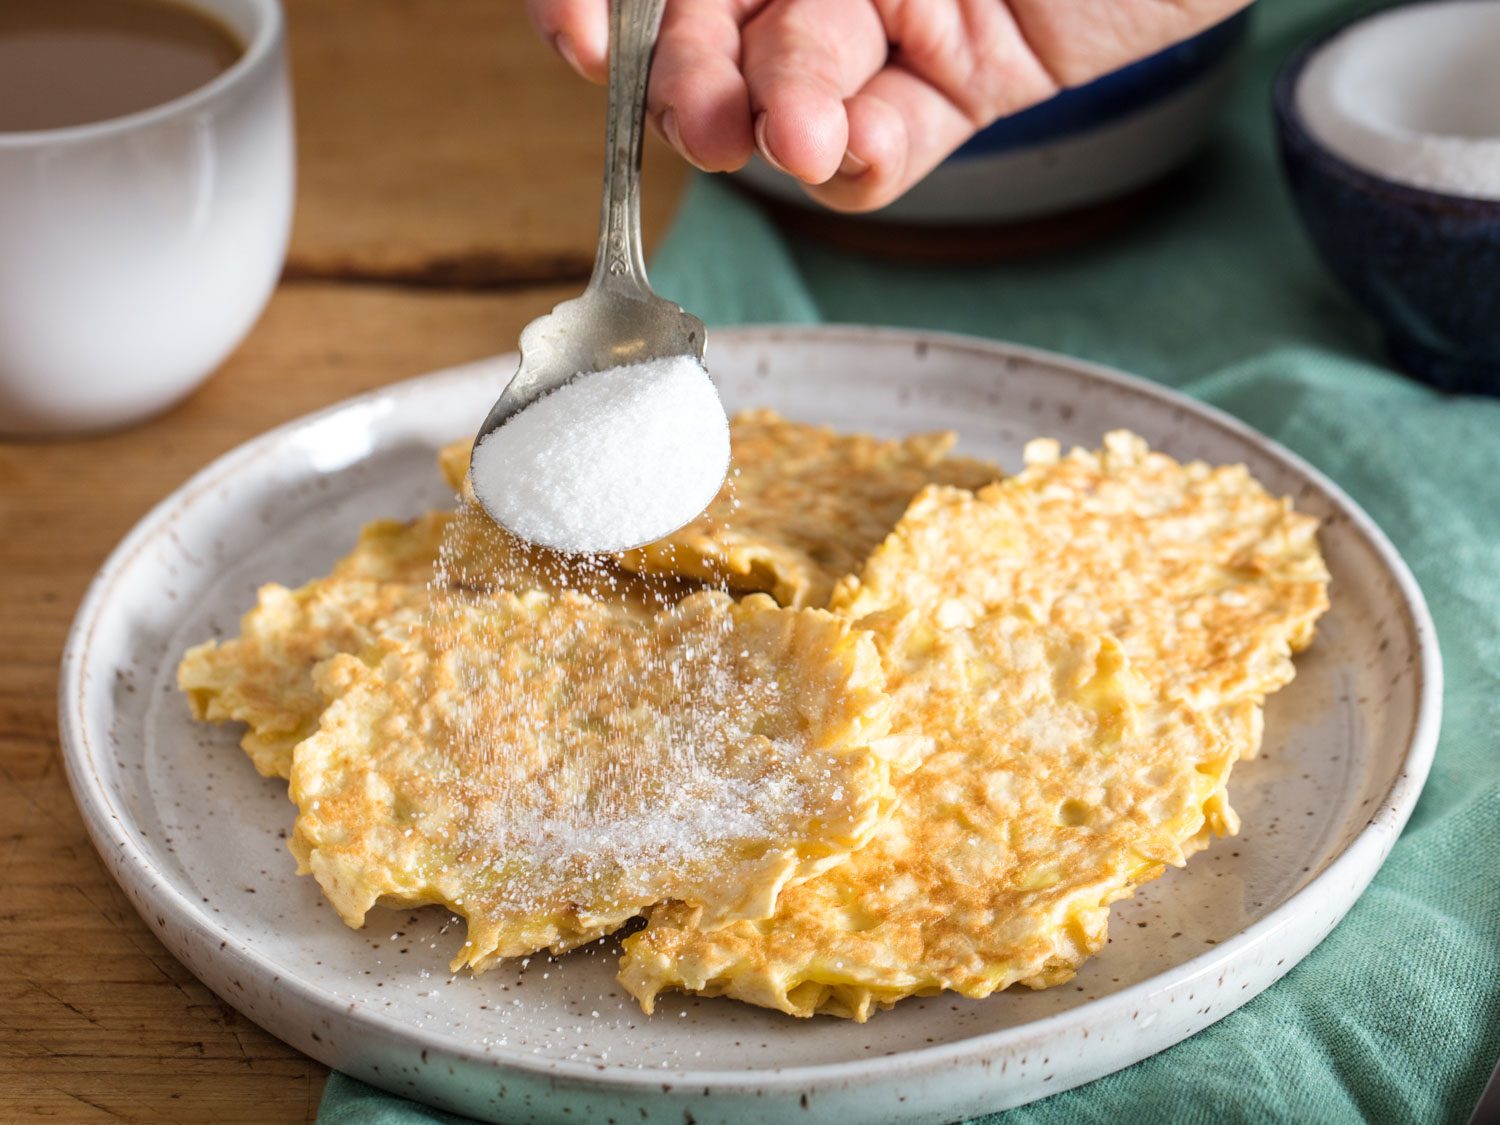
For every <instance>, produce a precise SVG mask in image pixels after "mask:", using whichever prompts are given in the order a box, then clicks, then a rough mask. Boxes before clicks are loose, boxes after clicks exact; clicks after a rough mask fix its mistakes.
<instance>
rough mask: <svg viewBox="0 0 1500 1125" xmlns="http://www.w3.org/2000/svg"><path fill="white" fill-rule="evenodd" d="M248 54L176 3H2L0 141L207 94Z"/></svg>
mask: <svg viewBox="0 0 1500 1125" xmlns="http://www.w3.org/2000/svg"><path fill="white" fill-rule="evenodd" d="M243 53H244V47H243V45H242V44H241V43H240V42H239V40H238V39H236V38H235V36H234V34H233V33H232V32H231V31H230V30H229V29H228V28H227V27H225V26H224V25H223V24H222V23H220V22H219V21H218V20H216V19H214V18H213V17H212V16H210V15H208V14H207V13H205V12H202V11H198V10H195V9H192V8H188V7H186V6H184V5H181V4H177V3H173V2H172V0H4V2H3V3H0V133H11V132H28V131H31V130H36V129H63V128H67V127H68V126H72V125H87V124H90V123H92V122H95V121H107V120H109V119H111V118H115V117H124V116H125V115H127V114H131V113H136V112H139V111H140V110H143V109H150V108H152V107H153V106H158V105H161V104H163V103H164V102H169V101H172V100H173V99H174V98H179V97H181V96H182V95H183V94H187V93H191V92H192V91H193V90H196V89H198V87H200V86H205V85H207V84H208V83H209V82H210V81H212V80H213V79H214V78H216V77H218V76H219V75H220V74H222V73H223V72H224V71H226V70H228V69H229V68H230V67H231V66H233V65H234V63H235V61H236V60H237V59H239V57H240V56H241V55H242V54H243Z"/></svg>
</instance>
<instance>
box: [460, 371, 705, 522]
mask: <svg viewBox="0 0 1500 1125" xmlns="http://www.w3.org/2000/svg"><path fill="white" fill-rule="evenodd" d="M728 467H729V423H728V420H727V419H726V418H725V416H724V407H723V406H722V404H720V402H719V396H718V394H717V392H715V390H714V386H713V383H712V382H711V381H710V380H709V377H708V372H707V371H705V370H704V369H703V366H702V364H700V363H699V362H698V361H697V360H696V359H693V358H692V357H690V356H674V357H670V358H666V359H654V360H650V361H648V362H645V363H639V364H631V365H629V366H625V367H614V368H610V369H609V370H607V371H598V372H587V373H584V374H582V375H579V376H578V377H577V378H575V379H573V380H572V381H571V382H569V383H566V384H564V385H563V386H562V387H560V388H558V389H557V390H555V391H553V392H551V393H550V394H548V395H545V396H544V397H542V398H540V399H538V400H537V401H536V402H534V403H532V404H531V405H529V406H527V407H526V408H525V409H523V410H522V411H521V412H520V413H519V414H516V415H515V416H514V417H512V418H511V419H510V420H509V421H507V422H506V423H505V424H504V425H502V426H501V427H500V428H499V429H498V430H495V431H494V432H493V433H491V434H489V435H488V436H487V437H485V439H484V440H483V441H481V442H480V443H479V445H478V446H477V447H476V448H475V450H474V455H473V460H472V463H471V467H470V474H469V479H470V481H471V483H472V484H473V487H474V494H475V496H476V497H477V498H478V500H479V502H480V503H481V504H482V505H483V506H484V509H485V510H486V511H487V512H489V513H490V515H492V516H493V517H494V518H495V520H496V521H497V522H499V523H500V524H501V525H502V526H504V527H506V528H508V529H509V530H510V531H512V532H514V533H515V534H516V535H519V536H520V537H521V538H523V539H527V540H530V541H531V542H533V543H540V544H543V545H545V546H548V547H553V548H556V549H558V550H562V551H577V552H585V551H587V552H600V551H620V550H625V549H627V548H630V547H639V546H641V545H642V544H644V543H649V542H651V541H653V540H656V539H660V538H661V537H662V536H664V535H667V534H669V533H671V532H673V531H675V530H677V528H679V527H681V526H682V525H683V524H685V523H687V522H688V521H690V520H691V519H693V518H694V517H695V516H697V515H698V514H699V513H701V512H702V511H703V510H704V509H705V508H706V507H708V504H709V501H711V500H712V499H713V498H714V496H715V495H716V494H717V493H718V491H719V488H720V486H721V485H722V484H723V482H724V474H725V472H726V471H727V470H728Z"/></svg>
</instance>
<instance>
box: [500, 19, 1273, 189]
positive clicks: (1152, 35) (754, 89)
mask: <svg viewBox="0 0 1500 1125" xmlns="http://www.w3.org/2000/svg"><path fill="white" fill-rule="evenodd" d="M1246 3H1248V0H667V8H666V14H665V16H664V17H663V19H662V28H661V37H660V39H659V40H658V43H657V48H656V59H655V62H654V63H653V66H652V73H651V89H650V96H649V101H648V112H649V114H650V120H651V121H652V123H653V124H654V125H655V127H656V129H657V131H658V132H660V133H661V134H662V136H663V137H665V138H666V139H667V141H668V142H669V143H670V144H671V145H672V147H673V148H675V149H676V150H677V151H678V152H680V153H681V154H682V155H683V156H684V157H685V158H686V159H687V160H689V161H690V162H691V163H693V164H694V165H696V166H697V167H699V168H702V169H703V170H704V171H709V172H724V171H733V170H734V169H736V168H739V167H741V166H743V165H744V163H745V162H746V161H747V160H749V158H750V154H751V151H752V149H759V151H760V154H761V155H762V156H763V157H765V158H766V160H768V161H770V163H771V164H773V165H775V166H776V167H777V168H780V169H781V170H782V171H784V172H786V173H787V174H788V175H790V176H793V177H795V178H796V179H798V180H800V181H802V183H803V184H804V185H805V186H806V190H807V192H808V194H809V195H811V196H812V197H813V198H814V199H816V200H818V201H819V202H820V203H823V204H825V205H826V206H828V207H832V208H834V209H836V210H840V211H868V210H872V209H874V208H876V207H882V206H884V205H885V204H887V203H889V202H891V201H892V200H893V199H895V198H896V197H897V196H899V195H901V194H902V193H903V192H904V191H906V189H907V188H909V187H911V186H912V185H913V184H915V183H916V182H917V181H918V180H920V179H921V178H922V177H923V176H925V175H926V174H927V173H928V172H930V171H932V169H933V168H935V167H937V165H938V164H939V163H940V162H941V161H942V160H943V158H944V157H946V156H947V155H948V154H949V153H951V152H952V151H953V150H954V149H956V148H958V147H959V145H961V144H963V143H964V141H966V140H968V139H969V137H971V136H973V135H974V133H976V132H977V131H978V130H980V129H982V128H984V127H985V126H986V125H988V124H989V123H990V122H992V121H994V120H995V119H996V118H999V117H1005V116H1007V115H1009V114H1012V113H1015V112H1016V111H1017V110H1021V109H1025V108H1026V107H1027V106H1030V105H1034V104H1035V103H1037V102H1040V101H1044V100H1045V99H1047V98H1049V97H1051V96H1052V95H1053V94H1055V93H1057V92H1058V91H1059V90H1060V89H1062V88H1064V87H1067V86H1077V85H1080V84H1082V83H1084V82H1088V81H1089V80H1090V79H1093V78H1097V77H1098V76H1099V75H1101V74H1107V73H1108V72H1109V71H1111V70H1114V69H1116V68H1118V67H1120V66H1123V65H1125V64H1126V63H1129V62H1133V61H1134V60H1136V59H1139V58H1143V57H1145V56H1146V55H1149V54H1151V53H1153V52H1154V51H1157V50H1160V49H1161V48H1163V47H1166V46H1168V45H1170V44H1172V43H1175V42H1178V41H1179V40H1182V39H1186V38H1188V37H1189V36H1191V35H1193V34H1195V33H1197V32H1198V31H1201V30H1203V29H1204V28H1206V27H1209V26H1211V25H1212V24H1214V23H1217V22H1218V21H1219V20H1222V19H1224V18H1225V17H1227V16H1228V15H1229V14H1230V13H1232V12H1234V11H1235V10H1237V9H1239V8H1242V7H1244V6H1245V4H1246ZM527 7H528V9H529V10H530V13H531V19H532V23H533V24H535V26H536V29H537V31H538V32H539V33H540V34H541V35H542V37H543V38H544V39H546V40H547V41H548V42H550V43H551V44H552V45H553V46H554V47H555V48H556V49H557V51H558V53H559V54H561V55H562V56H563V57H564V58H565V59H566V60H567V61H568V62H569V63H570V64H571V65H572V66H573V68H574V69H575V70H577V71H578V72H579V73H580V74H582V75H584V76H585V77H586V78H589V79H591V80H592V81H595V82H602V81H604V78H605V71H606V66H607V63H606V58H607V55H606V48H607V45H608V39H609V9H608V0H527Z"/></svg>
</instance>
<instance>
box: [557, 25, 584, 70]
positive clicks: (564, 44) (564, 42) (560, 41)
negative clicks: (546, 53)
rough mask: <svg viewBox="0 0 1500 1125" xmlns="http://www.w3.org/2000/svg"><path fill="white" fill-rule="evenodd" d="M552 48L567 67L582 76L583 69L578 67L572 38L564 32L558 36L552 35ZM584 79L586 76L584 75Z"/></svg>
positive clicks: (576, 53)
mask: <svg viewBox="0 0 1500 1125" xmlns="http://www.w3.org/2000/svg"><path fill="white" fill-rule="evenodd" d="M552 47H553V49H554V50H555V51H556V52H557V53H558V54H559V55H561V56H562V57H563V59H564V61H566V62H567V64H568V65H569V66H571V67H572V68H573V69H574V70H576V71H577V72H578V73H579V74H583V67H581V66H579V65H578V52H577V50H575V49H574V47H573V37H572V36H571V35H568V34H566V33H564V32H559V33H558V34H556V35H554V36H553V37H552ZM584 77H588V76H587V75H584Z"/></svg>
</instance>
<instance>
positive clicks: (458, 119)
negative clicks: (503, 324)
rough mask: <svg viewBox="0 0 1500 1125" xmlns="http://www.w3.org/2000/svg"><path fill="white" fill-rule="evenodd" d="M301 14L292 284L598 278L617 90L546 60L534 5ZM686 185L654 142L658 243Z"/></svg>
mask: <svg viewBox="0 0 1500 1125" xmlns="http://www.w3.org/2000/svg"><path fill="white" fill-rule="evenodd" d="M287 15H288V37H289V42H290V46H291V55H292V71H293V81H294V84H295V88H296V95H297V133H298V135H297V141H298V177H299V183H300V190H299V195H298V200H297V204H298V210H297V221H296V227H295V231H294V234H293V238H292V251H291V257H290V260H289V261H288V264H287V269H288V274H289V276H292V277H300V278H324V279H328V278H333V279H341V280H342V279H356V278H365V279H377V280H385V281H396V282H402V283H406V284H415V285H466V286H475V287H489V286H512V285H516V284H518V283H527V282H549V281H562V280H571V281H582V280H583V279H584V278H586V277H587V276H588V272H589V268H590V267H591V266H592V264H593V260H594V234H595V230H596V227H597V224H598V220H599V184H600V181H601V179H602V167H603V164H602V161H603V153H604V131H603V130H604V101H605V99H604V91H603V90H601V89H600V88H598V87H595V86H591V85H589V84H588V83H587V82H584V81H583V80H581V79H578V78H576V77H574V76H573V74H572V72H571V71H569V70H568V69H567V68H566V67H565V66H564V65H563V63H562V62H561V61H560V60H559V59H557V58H556V57H555V56H554V55H553V54H552V52H551V51H550V50H546V49H543V48H542V47H540V45H539V44H538V41H537V39H536V37H535V35H534V34H533V33H532V31H531V28H530V27H529V26H528V25H527V22H526V18H525V15H524V13H523V11H522V4H521V2H520V0H288V11H287ZM685 168H686V166H685V165H684V164H682V162H681V161H679V160H677V159H676V158H675V157H674V156H672V155H671V154H670V152H669V151H668V150H667V149H666V147H665V146H664V145H662V144H660V143H658V142H657V141H656V139H655V138H654V137H648V139H647V149H646V167H645V196H644V199H643V200H642V222H643V224H644V226H645V230H646V236H647V240H648V242H649V241H650V240H651V239H652V238H653V237H654V236H655V235H657V234H658V233H659V232H660V231H662V230H663V229H664V228H665V226H666V224H667V222H668V221H669V220H670V217H671V214H672V208H673V204H674V201H675V199H676V196H677V193H678V190H679V188H680V185H681V183H682V181H683V178H684V176H685V174H686V172H685Z"/></svg>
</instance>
